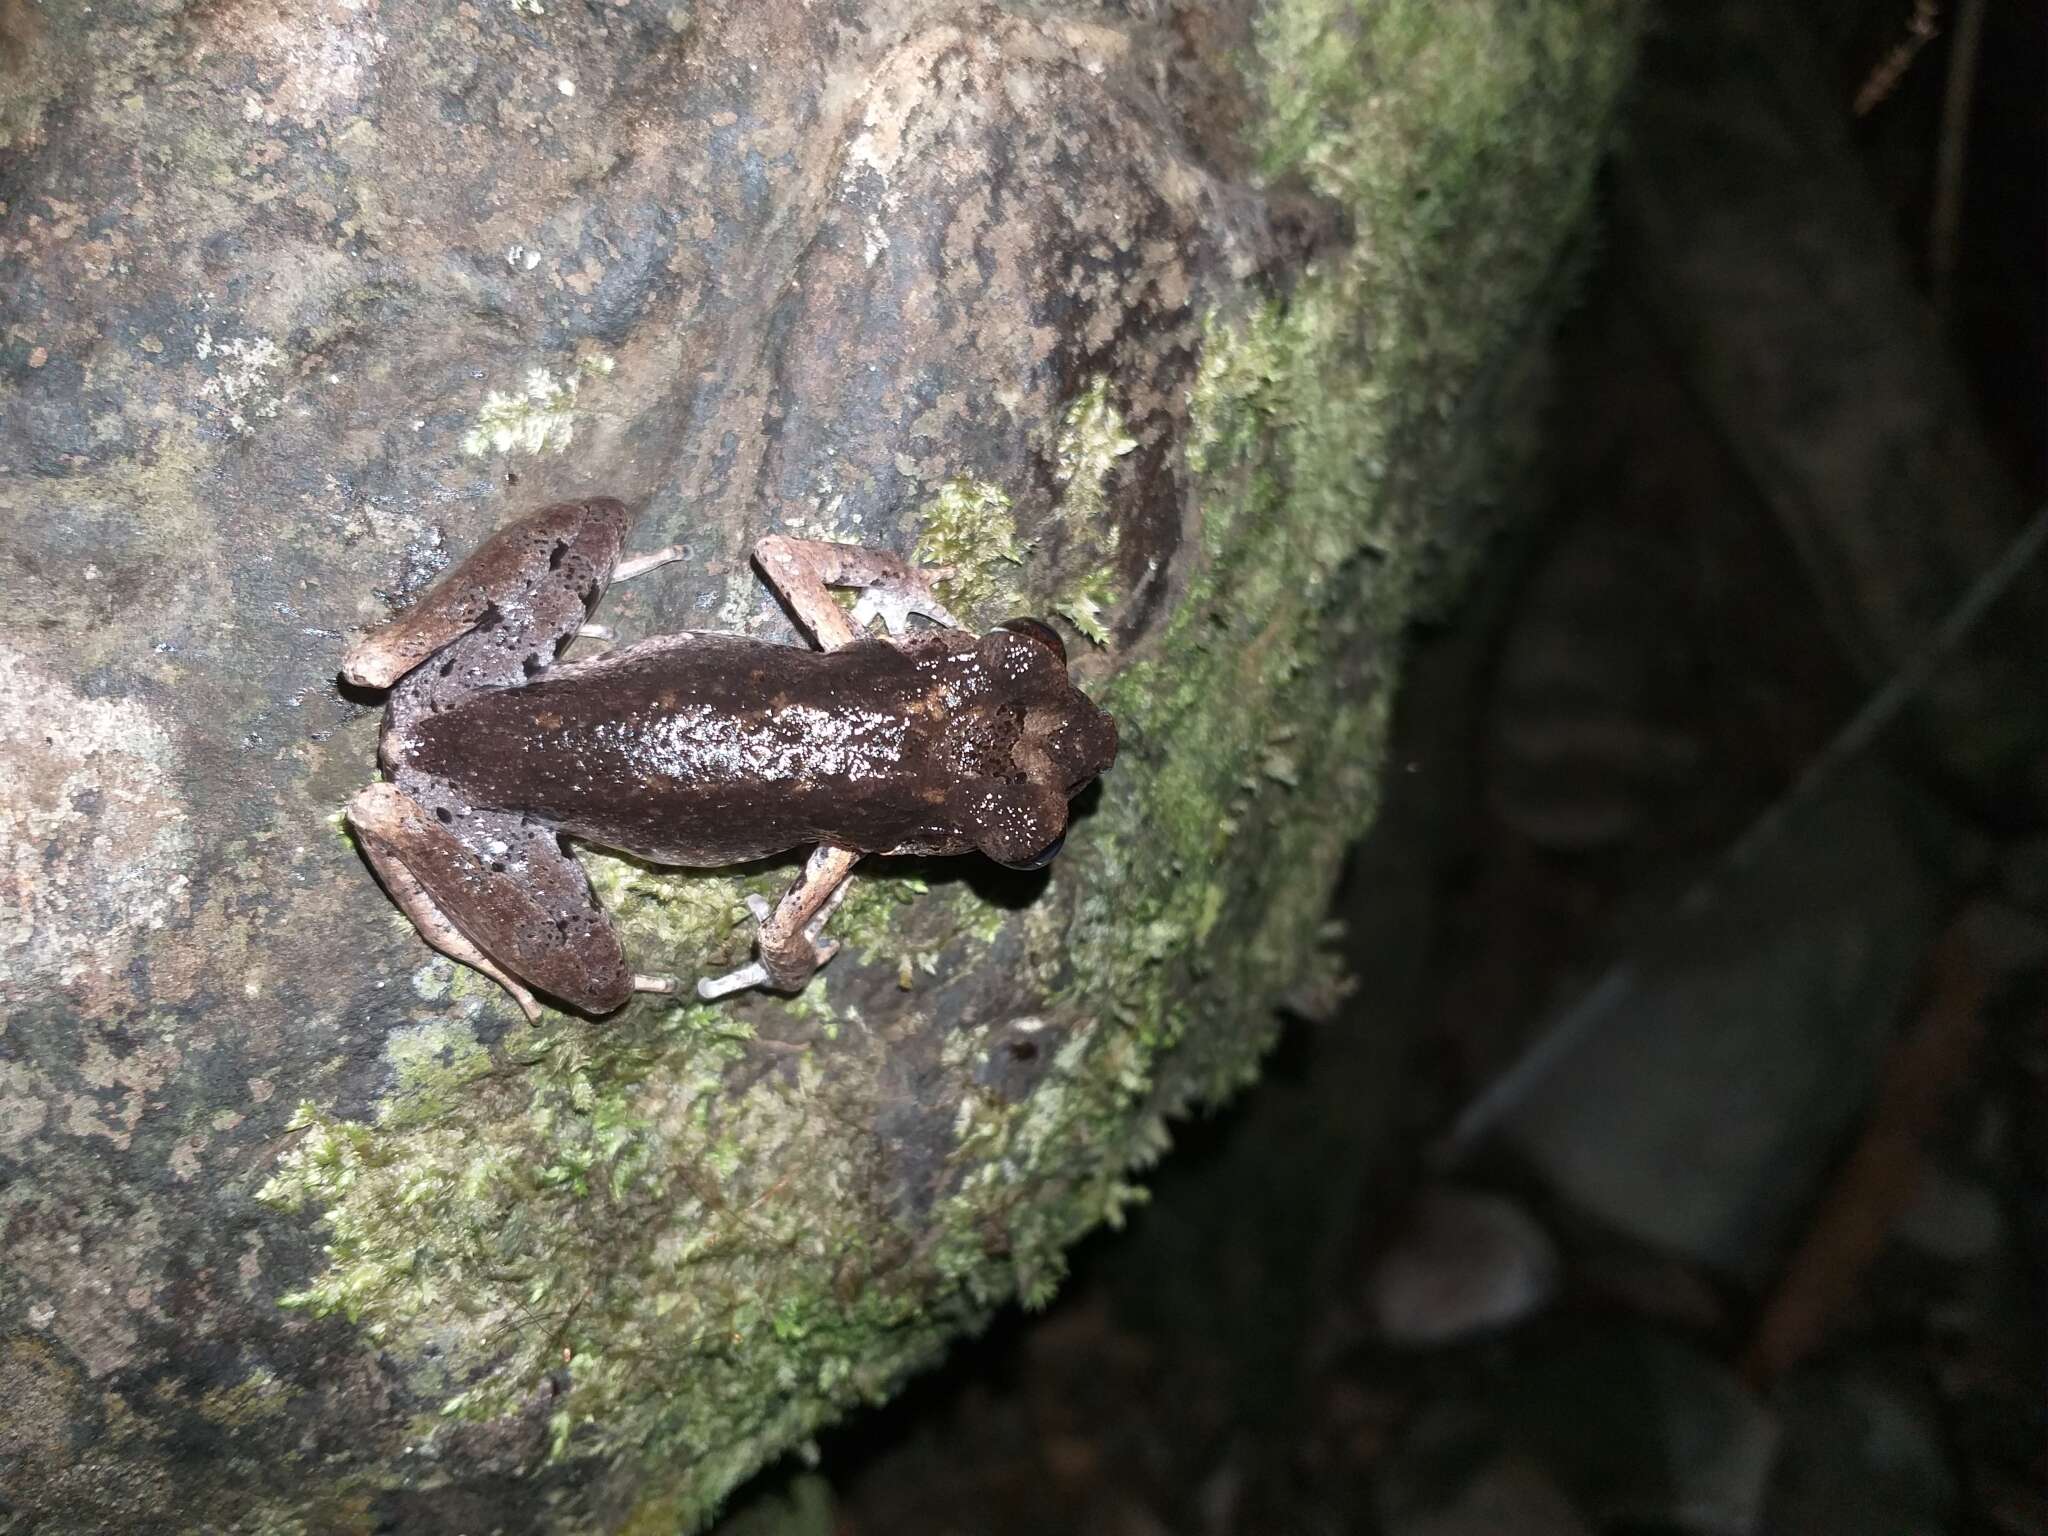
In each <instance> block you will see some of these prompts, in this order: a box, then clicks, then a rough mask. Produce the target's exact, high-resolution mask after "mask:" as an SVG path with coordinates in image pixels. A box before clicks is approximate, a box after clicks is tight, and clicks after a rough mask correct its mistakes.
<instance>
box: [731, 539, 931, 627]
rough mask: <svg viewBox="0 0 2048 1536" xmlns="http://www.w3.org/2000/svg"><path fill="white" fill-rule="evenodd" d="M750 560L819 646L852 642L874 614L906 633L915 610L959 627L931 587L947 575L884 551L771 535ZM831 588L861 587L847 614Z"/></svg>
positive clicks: (925, 615)
mask: <svg viewBox="0 0 2048 1536" xmlns="http://www.w3.org/2000/svg"><path fill="white" fill-rule="evenodd" d="M754 561H755V563H756V564H757V565H759V566H760V567H761V574H762V575H764V576H766V577H767V578H768V585H769V586H771V587H773V588H774V589H775V594H776V596H778V597H780V598H781V599H782V600H783V601H784V602H785V603H787V604H789V607H790V611H791V612H792V613H794V614H795V615H796V617H797V622H798V623H800V624H802V625H803V627H804V628H805V629H807V630H809V631H810V632H811V635H812V638H814V639H815V640H816V641H817V642H818V646H819V649H821V650H827V651H836V650H838V649H839V647H840V646H842V645H850V644H852V643H853V642H854V641H855V640H857V639H859V638H860V635H861V631H862V630H863V629H864V628H865V627H866V625H867V622H868V620H870V619H873V618H876V617H878V616H879V617H880V618H881V620H882V622H883V624H885V625H886V626H887V627H888V630H889V632H890V633H891V634H893V635H901V634H906V633H908V632H909V629H910V616H911V615H912V614H913V613H916V614H922V615H923V616H924V617H926V618H928V619H931V620H933V621H934V622H935V623H939V624H944V625H945V626H947V627H948V628H949V629H959V628H960V627H961V624H960V621H959V620H958V619H956V618H954V617H953V615H952V614H950V613H948V612H947V611H946V608H945V605H944V604H943V603H941V602H940V601H939V597H938V594H937V593H936V592H934V591H933V590H932V585H931V584H932V582H933V581H934V580H936V579H937V578H938V577H940V576H943V575H945V574H946V573H945V572H944V571H921V570H919V569H918V568H917V567H916V566H914V565H911V564H910V563H909V562H908V561H906V560H904V559H903V557H902V556H900V555H893V554H891V553H890V552H889V551H888V550H886V549H866V548H863V547H862V546H860V545H858V544H828V543H826V542H825V541H824V540H822V539H793V538H791V537H790V536H789V535H788V534H786V533H771V534H769V535H768V536H767V537H766V538H765V539H763V540H761V542H760V543H758V544H756V545H755V546H754ZM833 587H859V588H861V589H862V590H861V595H860V598H859V600H858V601H857V602H855V604H854V605H853V612H852V613H851V614H848V613H847V611H846V610H845V609H844V608H841V607H840V606H839V604H837V603H836V602H834V601H833V600H832V593H831V591H830V589H831V588H833Z"/></svg>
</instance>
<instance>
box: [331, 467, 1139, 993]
mask: <svg viewBox="0 0 2048 1536" xmlns="http://www.w3.org/2000/svg"><path fill="white" fill-rule="evenodd" d="M631 523H632V519H631V517H630V516H629V514H628V511H627V508H626V507H625V505H624V504H623V503H622V502H620V501H618V500H615V499H613V498H609V497H592V498H588V499H585V500H581V501H565V502H556V503H553V504H551V505H548V506H544V507H541V508H540V509H538V510H536V511H533V512H530V513H528V514H526V515H525V516H522V517H519V518H517V519H515V520H514V521H512V522H510V523H508V524H507V525H506V526H504V527H503V528H501V529H500V530H498V531H497V532H496V533H494V534H492V535H491V536H490V537H489V538H487V539H486V540H485V541H484V542H483V543H482V544H480V545H479V546H478V547H477V548H476V549H475V550H474V552H472V553H471V554H470V555H469V556H468V557H467V558H465V559H464V560H462V561H461V562H460V563H458V564H457V565H455V566H453V567H452V568H451V569H450V570H448V571H447V572H446V573H445V574H444V575H443V576H441V577H440V579H438V580H437V581H436V582H435V583H434V584H433V585H432V586H431V587H429V588H428V589H427V590H426V591H425V592H424V593H423V594H422V595H421V596H420V597H419V598H418V600H417V601H415V602H414V603H413V604H412V605H411V606H410V607H409V608H407V609H406V610H405V611H404V612H402V613H400V614H398V615H397V616H395V617H393V618H391V619H389V620H388V621H386V622H385V623H383V624H381V625H379V626H378V627H376V628H374V629H372V630H370V631H369V632H368V633H367V634H365V635H363V636H362V637H361V638H360V639H359V640H357V641H356V642H355V643H354V644H353V645H351V646H350V647H349V648H348V649H347V651H346V653H345V654H344V655H343V657H342V660H341V666H340V675H341V677H342V679H343V680H344V681H345V682H346V683H348V684H350V685H351V686H353V687H355V688H359V689H367V690H372V691H378V692H383V693H385V695H386V698H385V705H384V717H383V722H382V726H381V729H380V730H379V733H378V747H377V755H378V761H379V765H380V767H381V769H382V777H381V778H379V779H378V780H376V781H374V782H372V783H371V784H369V785H368V786H366V787H365V788H364V789H363V790H361V791H360V792H359V793H357V794H356V795H355V796H354V798H353V799H351V800H350V802H349V803H348V806H347V808H346V811H345V813H344V814H345V817H346V821H347V824H348V826H349V827H350V828H351V830H352V831H353V833H354V835H355V839H356V842H357V845H358V847H359V848H360V849H361V850H362V852H363V854H364V856H365V858H366V860H367V862H368V863H369V865H370V868H371V870H372V871H373V872H374V873H375V875H376V877H377V878H378V880H379V881H380V882H381V883H382V885H383V887H384V889H385V891H386V892H387V893H388V894H389V895H390V897H391V898H392V900H393V901H394V902H395V903H396V904H397V906H398V907H399V909H400V910H401V911H402V912H403V913H404V914H405V915H406V917H408V918H409V919H411V921H412V924H413V926H414V927H415V928H416V929H417V930H418V931H419V934H420V937H421V938H422V939H424V940H425V941H426V943H428V944H429V945H431V946H432V947H433V948H435V949H438V950H440V951H441V952H442V953H443V954H446V955H448V956H449V957H450V958H452V959H454V960H456V961H458V962H459V963H461V964H463V965H466V966H469V967H471V968H472V969H474V970H476V971H478V972H480V973H481V974H483V975H484V976H487V977H489V978H490V979H491V980H492V981H494V982H496V983H497V984H498V985H499V986H501V987H503V988H504V990H505V991H506V992H507V993H508V994H509V995H510V996H511V998H512V999H513V1001H514V1002H516V1003H517V1004H518V1006H519V1008H520V1009H521V1011H522V1012H524V1013H525V1014H526V1016H527V1017H528V1018H529V1019H534V1020H538V1019H539V1017H540V1010H541V1002H540V999H541V997H543V996H545V997H547V998H549V999H552V1000H553V1001H554V1002H556V1003H557V1004H561V1005H566V1006H567V1007H569V1008H571V1009H574V1010H576V1011H579V1012H581V1013H584V1014H588V1015H591V1016H594V1017H595V1016H602V1015H604V1014H608V1013H611V1012H613V1011H614V1010H616V1009H618V1008H620V1007H622V1006H623V1005H624V1004H625V1003H626V1002H627V1001H628V1000H630V999H631V998H632V997H633V996H634V995H635V994H638V993H654V994H661V995H668V996H676V995H678V994H680V993H681V992H682V990H683V987H682V982H681V980H680V979H679V978H678V977H677V976H676V975H674V974H672V973H667V972H642V971H636V970H634V969H632V968H631V966H630V965H629V963H628V960H627V957H626V954H625V951H624V946H623V945H622V943H621V941H620V938H619V935H618V932H617V930H616V929H615V928H614V927H613V925H612V922H611V919H610V917H609V915H608V914H607V913H606V912H605V911H604V909H603V907H602V906H601V904H600V903H599V902H598V900H597V897H596V895H595V893H594V892H593V890H592V888H591V884H590V880H589V877H588V875H587V874H586V873H585V871H584V869H583V867H582V865H581V864H580V863H578V861H577V860H576V858H575V856H574V853H573V850H572V844H580V845H585V846H590V847H595V848H601V849H608V850H611V851H614V852H617V853H622V854H626V855H628V856H630V857H632V858H634V859H637V860H640V861H643V862H645V863H648V864H653V865H660V866H674V867H679V868H686V869H713V868H722V867H729V866H733V865H739V864H750V863H753V862H755V861H757V860H763V859H771V858H774V857H776V856H779V855H783V854H787V853H790V852H792V851H794V850H797V849H802V848H809V849H810V850H811V851H810V853H809V854H808V856H807V857H806V858H805V859H804V861H803V863H802V866H801V869H800V871H799V872H798V873H797V875H796V876H795V878H794V879H793V881H792V882H791V884H790V885H789V887H788V888H787V889H786V890H785V891H784V893H783V895H782V897H781V900H780V901H778V902H776V903H773V904H770V903H769V902H767V901H766V900H765V899H764V898H762V897H760V896H750V897H749V898H748V901H747V905H748V910H749V912H750V914H751V916H752V918H753V921H754V924H755V933H754V944H753V956H754V957H753V958H752V959H751V960H750V961H748V962H747V963H746V964H743V965H741V966H739V967H737V968H735V969H733V970H731V971H728V972H725V973H724V974H721V975H717V976H704V977H701V978H700V979H699V980H698V981H697V983H696V987H695V992H696V995H697V996H698V997H699V998H700V999H705V1000H714V999H718V998H723V997H727V996H729V995H731V994H733V993H736V992H741V991H744V990H747V989H750V988H758V989H762V990H765V991H769V992H775V993H783V994H789V995H794V994H795V993H798V992H800V991H801V990H802V989H803V988H804V986H805V985H806V984H807V983H808V982H809V980H810V979H811V977H812V976H813V974H814V973H815V972H816V971H817V969H818V968H819V967H820V966H822V965H824V964H825V963H826V962H827V961H829V960H830V959H831V958H832V957H833V955H834V954H836V953H837V951H838V944H837V941H835V940H833V939H830V938H829V937H827V935H826V932H825V928H826V924H827V923H828V921H829V920H830V918H831V915H832V913H833V911H834V909H835V908H836V907H837V906H838V904H839V903H840V901H842V900H843V899H844V897H845V894H846V891H847V888H848V883H849V880H850V879H851V876H852V872H853V869H854V867H855V865H856V864H858V863H859V861H860V860H861V859H862V858H864V857H867V856H869V855H927V856H952V855H973V854H977V853H978V854H980V855H983V856H986V857H987V858H990V859H993V860H995V861H996V862H998V863H1000V864H1004V865H1007V866H1009V867H1011V868H1013V869H1026V870H1028V869H1040V868H1043V867H1045V866H1046V865H1048V864H1050V863H1051V862H1052V860H1053V859H1054V857H1055V856H1056V855H1057V854H1058V853H1059V852H1060V850H1061V847H1062V845H1063V844H1064V842H1065V838H1066V831H1067V823H1068V817H1069V805H1070V802H1071V801H1072V799H1073V798H1074V796H1076V795H1077V794H1079V793H1080V792H1081V791H1082V790H1083V789H1085V788H1086V787H1087V786H1088V785H1089V784H1091V783H1093V782H1094V781H1095V780H1096V779H1097V778H1098V777H1099V776H1100V775H1102V774H1103V773H1105V772H1106V771H1107V770H1108V769H1109V767H1110V766H1111V764H1112V763H1113V762H1114V761H1115V758H1116V751H1117V728H1116V722H1115V720H1114V719H1113V718H1112V717H1111V716H1109V715H1108V714H1106V713H1105V712H1104V711H1102V710H1101V709H1099V708H1097V707H1096V705H1095V704H1094V703H1093V702H1092V701H1091V700H1090V699H1089V698H1088V697H1087V696H1086V695H1085V694H1084V693H1083V692H1082V691H1081V690H1080V689H1079V688H1078V687H1076V686H1075V684H1074V683H1073V682H1072V680H1071V679H1070V678H1069V677H1068V674H1067V653H1066V648H1065V646H1064V644H1063V642H1062V641H1061V639H1060V636H1059V633H1058V631H1057V630H1055V629H1054V628H1053V627H1052V625H1051V624H1050V623H1048V622H1047V621H1045V620H1043V619H1038V618H1031V617H1019V618H1015V619H1011V620H1008V621H1006V622H1004V623H1002V624H998V625H996V626H995V627H994V628H992V629H989V630H987V631H985V632H980V633H977V632H976V631H974V630H972V629H970V628H968V627H967V626H966V625H964V624H962V623H961V622H960V621H959V620H958V619H957V618H955V617H954V616H953V614H952V613H951V612H949V611H948V610H947V608H946V606H945V605H944V604H943V603H942V602H941V601H940V598H939V595H938V591H937V585H936V584H937V583H938V582H940V581H943V580H944V579H945V577H946V576H947V575H949V574H950V572H948V571H946V570H945V569H944V568H937V567H934V568H920V567H918V566H915V565H913V564H912V563H910V562H909V561H907V560H905V559H904V558H903V557H902V556H900V555H897V554H895V553H893V552H891V551H888V550H885V549H878V548H871V547H868V546H864V545H857V544H845V543H836V542H832V541H828V540H819V539H810V538H802V537H798V536H795V535H793V534H788V533H769V534H767V535H765V536H763V537H761V538H760V539H759V540H758V541H756V542H755V543H754V545H753V547H752V559H753V563H754V565H755V567H756V568H758V570H759V572H760V574H761V576H762V577H763V578H764V579H765V581H766V583H767V585H768V586H769V587H770V588H771V589H772V590H773V591H774V592H775V594H776V595H777V596H778V597H779V598H780V599H781V601H782V603H783V604H784V605H785V606H786V608H787V609H788V611H789V613H790V615H791V616H792V617H793V618H794V619H795V621H796V623H797V625H799V626H800V627H801V629H802V630H803V631H804V632H806V633H808V635H809V636H810V639H811V641H812V642H813V643H812V644H810V645H803V644H792V643H787V642H783V641H778V640H771V639H763V638H757V637H755V636H752V635H748V634H740V633H732V632H725V631H716V630H682V631H678V632H674V633H668V634H659V635H653V636H649V637H647V638H645V639H642V640H639V641H636V642H634V643H631V644H626V645H617V644H615V643H614V642H616V639H617V637H616V635H615V634H614V633H613V632H612V631H611V630H610V629H609V628H608V627H606V626H604V625H602V624H599V623H597V622H595V620H594V617H593V616H594V614H595V612H596V610H597V607H598V604H599V602H600V601H601V600H602V598H603V596H604V594H605V591H606V589H607V588H608V586H609V585H610V584H611V583H612V582H617V581H628V580H633V579H636V578H638V577H641V576H644V575H646V574H647V573H648V572H649V571H652V570H655V569H657V568H659V567H661V566H663V565H666V564H669V563H671V562H673V561H676V560H679V559H683V558H687V556H688V553H689V552H688V548H687V546H680V545H670V546H667V547H665V548H662V549H658V550H655V551H653V552H651V553H647V554H640V555H627V554H626V553H625V545H626V540H627V535H628V533H629V532H630V529H631ZM835 588H844V589H852V590H854V591H855V592H856V593H857V596H856V597H855V600H854V601H853V602H852V604H851V606H850V608H849V607H847V606H843V605H842V604H841V603H840V601H839V600H837V599H836V598H835V597H834V596H833V595H832V593H833V589H835ZM914 620H917V621H922V622H915V623H914V622H913V621H914ZM877 621H879V623H880V625H881V632H880V633H876V632H874V631H873V626H874V625H875V624H876V623H877ZM582 641H591V642H597V643H600V644H602V645H603V646H604V647H605V648H604V649H602V650H601V651H600V652H599V653H598V654H596V655H594V656H587V657H586V656H583V655H576V656H570V655H566V654H565V653H566V652H567V651H569V649H570V648H571V647H572V646H576V645H578V643H579V642H582Z"/></svg>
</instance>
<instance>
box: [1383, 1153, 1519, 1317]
mask: <svg viewBox="0 0 2048 1536" xmlns="http://www.w3.org/2000/svg"><path fill="white" fill-rule="evenodd" d="M1557 1280H1558V1255H1557V1247H1556V1245H1555V1244H1554V1243H1552V1242H1551V1240H1550V1237H1549V1234H1548V1233H1546V1232H1545V1231H1544V1230H1543V1229H1542V1228H1541V1227H1540V1226H1538V1225H1537V1224H1536V1222H1535V1220H1534V1218H1532V1217H1531V1216H1529V1215H1528V1213H1527V1212H1525V1211H1523V1210H1522V1208H1521V1207H1520V1206H1518V1205H1516V1204H1514V1202H1512V1201H1510V1200H1506V1199H1503V1198H1502V1197H1500V1196H1498V1195H1487V1194H1479V1193H1474V1192H1471V1191H1465V1190H1458V1189H1451V1188H1437V1189H1430V1190H1425V1191H1423V1192H1422V1193H1421V1194H1420V1195H1419V1196H1418V1197H1417V1199H1416V1201H1415V1204H1414V1207H1413V1209H1412V1210H1411V1211H1410V1212H1409V1218H1408V1223H1407V1225H1406V1226H1405V1227H1404V1228H1403V1230H1402V1231H1401V1232H1400V1233H1399V1235H1397V1236H1396V1237H1395V1238H1394V1240H1393V1242H1392V1243H1391V1244H1390V1245H1389V1246H1388V1248H1387V1251H1386V1252H1385V1253H1384V1254H1382V1255H1381V1257H1380V1259H1379V1261H1378V1263H1377V1264H1375V1265H1374V1267H1373V1271H1372V1275H1371V1277H1370V1279H1369V1280H1368V1282H1367V1296H1368V1304H1369V1307H1370V1310H1371V1315H1372V1319H1373V1322H1374V1324H1375V1325H1376V1326H1377V1328H1378V1330H1379V1333H1380V1335H1381V1336H1382V1337H1383V1338H1385V1339H1386V1340H1387V1341H1388V1342H1389V1343H1393V1344H1403V1345H1434V1344H1449V1343H1455V1342H1457V1341H1460V1340H1462V1339H1466V1338H1469V1337H1471V1336H1472V1335H1474V1334H1480V1333H1489V1332H1494V1331H1498V1330H1500V1329H1503V1328H1508V1327H1511V1326H1513V1325H1514V1324H1515V1323H1518V1322H1520V1321H1521V1320H1522V1319H1523V1318H1525V1317H1527V1316H1528V1315H1529V1314H1530V1313H1532V1312H1534V1311H1536V1310H1537V1309H1538V1308H1540V1307H1542V1306H1544V1305H1545V1304H1546V1303H1547V1302H1549V1300H1550V1298H1551V1297H1552V1296H1553V1295H1554V1294H1555V1293H1556V1291H1557Z"/></svg>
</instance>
